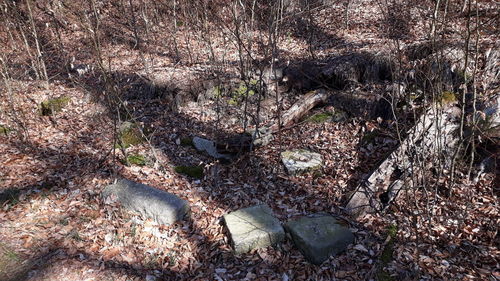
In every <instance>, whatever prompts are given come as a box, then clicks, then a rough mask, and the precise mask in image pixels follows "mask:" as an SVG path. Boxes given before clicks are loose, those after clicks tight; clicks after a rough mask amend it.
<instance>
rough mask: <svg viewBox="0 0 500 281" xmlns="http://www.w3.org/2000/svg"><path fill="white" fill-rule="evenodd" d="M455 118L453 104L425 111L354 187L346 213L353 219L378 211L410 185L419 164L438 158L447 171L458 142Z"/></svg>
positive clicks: (456, 116) (455, 112)
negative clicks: (372, 169)
mask: <svg viewBox="0 0 500 281" xmlns="http://www.w3.org/2000/svg"><path fill="white" fill-rule="evenodd" d="M459 118H460V109H458V108H457V107H456V106H454V105H453V104H449V105H446V106H440V105H434V106H432V108H430V109H428V110H427V111H426V112H425V113H424V114H423V115H422V116H421V117H420V118H419V120H418V122H417V123H416V125H415V126H414V127H413V128H412V129H411V130H410V131H409V132H408V133H407V137H406V139H405V140H404V141H402V142H401V144H400V145H399V147H398V148H397V149H396V150H394V151H393V152H392V153H391V154H390V155H389V157H387V158H386V159H385V160H384V161H383V162H382V164H380V166H379V167H378V168H377V169H375V170H374V171H373V172H372V173H371V175H370V176H369V177H368V179H366V180H365V181H363V182H362V183H361V184H360V185H359V186H357V188H356V189H355V191H354V193H353V195H352V196H351V197H350V199H349V201H348V203H347V206H346V210H347V211H348V212H349V213H351V215H353V216H360V215H363V214H365V213H369V212H373V211H380V210H382V209H383V208H384V207H385V206H386V205H387V204H388V203H390V202H391V201H393V200H395V198H396V196H397V195H398V194H399V192H400V191H401V190H402V189H404V188H405V187H407V186H409V185H412V184H411V183H412V180H413V177H412V175H416V174H419V173H418V172H419V171H420V169H421V165H420V164H421V163H422V162H420V163H418V161H427V159H429V157H440V158H439V159H442V160H443V161H442V164H444V165H445V166H448V167H449V165H451V161H452V158H453V153H454V151H455V149H454V148H455V147H456V144H457V142H458V139H457V137H456V136H455V132H456V131H457V129H458V128H459ZM379 194H383V196H382V197H381V196H379ZM384 197H385V198H384ZM383 201H385V202H383Z"/></svg>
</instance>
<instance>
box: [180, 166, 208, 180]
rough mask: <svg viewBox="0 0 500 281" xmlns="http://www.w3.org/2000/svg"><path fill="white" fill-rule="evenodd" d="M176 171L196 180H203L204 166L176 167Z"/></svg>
mask: <svg viewBox="0 0 500 281" xmlns="http://www.w3.org/2000/svg"><path fill="white" fill-rule="evenodd" d="M174 170H175V171H176V172H177V173H179V174H183V175H186V176H189V177H192V178H195V179H202V178H203V167H202V166H176V167H175V168H174Z"/></svg>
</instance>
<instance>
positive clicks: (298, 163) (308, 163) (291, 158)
mask: <svg viewBox="0 0 500 281" xmlns="http://www.w3.org/2000/svg"><path fill="white" fill-rule="evenodd" d="M281 161H282V162H283V164H284V165H285V168H286V170H287V171H288V173H289V174H292V175H294V174H300V173H305V172H309V171H314V170H319V169H321V167H322V166H323V157H322V156H321V154H319V153H315V152H311V151H308V150H305V149H296V150H286V151H283V152H281Z"/></svg>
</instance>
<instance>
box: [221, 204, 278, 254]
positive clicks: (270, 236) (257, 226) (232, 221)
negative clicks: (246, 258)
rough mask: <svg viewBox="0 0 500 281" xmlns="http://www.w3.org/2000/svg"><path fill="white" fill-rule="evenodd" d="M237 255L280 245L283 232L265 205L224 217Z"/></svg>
mask: <svg viewBox="0 0 500 281" xmlns="http://www.w3.org/2000/svg"><path fill="white" fill-rule="evenodd" d="M224 221H225V223H226V226H227V228H228V230H229V234H230V236H231V240H232V243H233V246H234V251H235V252H236V253H237V254H241V253H246V252H249V251H251V250H253V249H257V248H263V247H267V246H270V245H274V244H277V243H280V242H281V241H283V240H284V239H285V232H284V230H283V227H282V226H281V223H280V221H279V220H278V219H277V218H275V217H274V215H273V212H272V210H271V209H270V208H269V207H268V206H267V205H257V206H253V207H249V208H245V209H241V210H238V211H234V212H232V213H229V214H226V215H224Z"/></svg>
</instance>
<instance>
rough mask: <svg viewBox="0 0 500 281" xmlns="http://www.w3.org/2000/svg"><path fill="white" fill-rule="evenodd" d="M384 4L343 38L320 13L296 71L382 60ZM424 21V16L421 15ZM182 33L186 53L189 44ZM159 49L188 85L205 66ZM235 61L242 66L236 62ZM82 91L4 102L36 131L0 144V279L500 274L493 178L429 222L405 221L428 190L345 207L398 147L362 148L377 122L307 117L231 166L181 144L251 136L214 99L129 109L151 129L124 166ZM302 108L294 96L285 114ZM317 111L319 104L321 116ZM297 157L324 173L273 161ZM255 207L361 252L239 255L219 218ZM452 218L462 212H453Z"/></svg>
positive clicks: (73, 87) (361, 13) (371, 7)
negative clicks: (172, 198) (178, 211)
mask: <svg viewBox="0 0 500 281" xmlns="http://www.w3.org/2000/svg"><path fill="white" fill-rule="evenodd" d="M378 9H379V6H378V5H377V4H376V1H356V2H354V3H353V7H352V9H351V16H350V23H349V29H339V28H338V26H339V25H342V24H344V22H343V20H342V19H343V18H344V17H343V13H342V11H343V9H338V8H336V7H332V8H331V9H323V10H319V11H318V12H316V13H315V14H314V18H315V19H316V23H317V28H318V29H319V30H322V33H318V34H317V37H316V38H315V39H314V44H312V46H311V44H310V42H308V40H307V38H305V37H304V36H302V35H300V34H288V35H286V36H284V38H283V40H282V45H281V46H280V50H281V51H282V52H283V56H284V58H286V59H288V60H292V61H293V60H296V61H299V60H301V59H303V58H305V57H309V53H310V50H311V47H312V48H314V52H315V55H316V58H317V59H318V58H327V57H329V56H332V54H335V55H337V54H345V53H351V52H366V51H369V52H371V53H374V52H377V51H385V52H387V51H388V50H387V46H388V45H391V46H392V45H393V44H394V40H393V39H391V38H387V37H386V36H383V34H382V33H381V32H380V28H377V27H379V26H381V25H382V24H383V22H384V19H383V18H382V15H381V13H378V12H376V11H378ZM414 12H415V13H416V14H418V13H422V14H426V13H428V12H429V11H420V10H419V9H418V8H415V11H414ZM110 17H111V16H110ZM412 19H413V21H414V22H409V23H406V25H405V27H406V28H407V30H406V31H405V34H406V35H407V37H406V38H403V39H402V40H401V43H402V44H410V43H414V42H417V41H419V40H422V39H423V38H425V36H426V34H424V30H426V29H427V28H426V26H427V24H428V21H427V20H423V19H422V18H419V17H418V16H415V17H414V18H412ZM117 20H119V19H117ZM110 22H111V21H110ZM182 32H183V31H182V30H180V31H179V34H180V35H179V42H178V43H179V44H180V45H181V47H182V44H188V43H187V42H186V41H185V40H184V41H183V39H185V38H186V36H187V35H186V34H185V33H182ZM75 34H76V35H78V31H77V30H76V31H75V30H71V31H67V33H66V34H64V35H65V38H66V39H65V40H67V46H71V45H72V44H73V45H75V44H77V43H75V41H74V40H72V39H71V36H73V35H75ZM76 35H75V36H76ZM124 36H125V35H124ZM256 36H259V35H258V34H256ZM490 39H491V38H485V39H484V40H486V41H487V40H490ZM157 40H158V41H161V40H163V39H162V38H157ZM164 40H169V39H168V38H165V39H164ZM217 40H220V42H218V41H217ZM222 41H223V40H222V39H221V38H216V39H215V40H214V42H213V43H214V46H218V47H216V48H215V52H216V53H217V52H224V51H227V50H226V49H227V48H226V47H227V46H225V45H224V44H223V43H222ZM68 48H70V49H71V47H68ZM75 48H76V47H75ZM180 49H181V50H186V49H187V48H180ZM193 50H198V51H199V53H195V54H196V57H199V58H203V57H204V56H205V55H206V53H204V52H205V51H204V50H205V49H203V48H198V49H197V48H193ZM162 51H163V50H161V49H160V47H158V49H156V50H154V52H150V53H148V56H149V58H151V61H154V65H155V67H159V68H160V67H164V68H170V69H173V70H175V71H176V72H178V73H180V74H181V75H182V73H183V71H186V70H188V71H189V70H190V69H198V68H200V67H203V63H187V62H185V63H183V62H181V63H179V62H177V61H175V60H174V59H172V58H171V57H169V56H163V55H161V54H162ZM82 53H83V54H82V55H81V57H80V58H79V59H80V60H81V61H85V59H87V61H88V60H89V57H87V55H86V54H87V53H86V52H82ZM105 53H107V54H108V55H109V57H112V58H113V59H112V63H113V69H115V70H119V71H120V72H122V73H125V74H130V75H132V74H134V73H137V72H138V71H141V56H140V54H139V52H138V50H135V49H133V48H131V47H130V46H129V45H127V44H109V45H106V46H105ZM75 54H76V55H77V56H78V53H75ZM186 56H187V55H186ZM230 56H233V57H234V60H235V61H236V60H237V54H236V53H231V54H230ZM229 60H230V59H229ZM199 61H201V62H203V60H201V59H200V60H199ZM82 81H83V82H82ZM87 82H88V81H87ZM87 82H86V80H84V79H82V80H81V81H80V83H74V81H71V82H68V80H65V79H54V80H52V81H51V82H50V84H49V85H48V86H45V85H43V83H42V82H37V81H12V83H11V87H12V93H13V94H12V97H13V99H14V100H10V101H9V102H8V103H7V101H4V102H2V108H3V106H4V105H5V106H6V108H7V106H13V108H14V109H15V110H16V111H17V113H18V116H20V117H21V118H22V123H23V124H24V127H25V128H26V130H25V131H24V132H22V131H21V130H20V129H17V132H20V133H21V135H22V134H24V135H25V136H26V137H25V138H24V140H22V139H21V138H20V137H19V136H20V135H19V134H17V133H16V132H14V131H12V132H9V133H6V134H1V135H0V167H1V170H0V191H3V193H1V197H2V198H0V208H1V210H0V280H18V279H19V280H120V281H125V280H148V281H150V280H181V279H182V280H283V281H285V280H369V279H373V280H432V279H435V280H495V279H498V278H500V268H499V263H498V262H499V261H498V257H499V256H500V251H499V250H498V242H499V241H498V236H497V231H498V225H499V222H500V221H499V212H498V211H499V210H498V199H497V196H498V186H496V185H497V184H498V175H495V174H487V175H486V176H484V177H482V178H481V179H480V180H479V181H477V182H473V181H471V180H467V178H466V177H465V176H463V177H459V178H458V179H456V180H457V181H458V184H457V187H456V188H455V189H454V190H453V192H452V193H451V195H450V196H448V195H446V192H436V193H434V194H435V196H436V198H434V200H433V201H432V202H439V204H433V207H432V210H433V211H432V212H433V213H432V216H431V215H429V214H428V213H425V212H422V215H421V216H416V215H415V216H411V215H410V214H411V212H413V211H416V210H420V211H421V210H424V209H426V208H427V207H428V206H427V205H426V204H428V203H429V200H427V197H426V196H427V194H426V190H418V191H415V192H412V193H411V194H410V193H408V194H402V195H401V198H400V200H398V201H397V202H395V204H394V205H393V206H392V207H391V208H390V209H389V210H388V211H387V212H385V213H384V214H373V215H366V216H363V217H361V218H358V219H353V218H351V217H349V216H348V215H347V214H346V213H345V212H344V209H343V207H344V206H345V204H346V199H347V196H348V195H349V194H350V193H351V192H352V191H353V189H354V188H355V187H356V185H357V184H359V182H360V181H361V180H362V179H363V178H365V177H366V175H367V174H368V173H369V172H370V171H371V170H372V169H374V168H376V167H377V164H379V163H380V161H382V160H383V159H384V156H386V155H387V154H388V153H389V152H390V151H392V150H393V149H394V148H395V146H396V145H397V139H396V138H395V137H394V134H392V133H391V132H387V133H386V134H380V135H377V136H376V137H374V138H373V139H370V141H368V142H366V141H364V139H363V136H364V135H363V132H364V130H365V128H367V127H371V128H376V129H378V130H380V131H384V130H385V129H384V128H381V127H379V123H378V122H376V121H375V120H373V121H366V120H362V118H360V117H358V116H350V117H349V118H348V119H347V120H344V121H342V122H326V123H310V122H301V123H299V124H298V125H296V126H294V127H292V128H290V129H288V130H285V131H283V132H281V133H280V134H279V135H278V136H277V137H276V138H275V139H274V140H273V141H272V142H271V143H270V144H268V145H266V146H263V147H259V148H256V149H255V150H253V151H251V152H248V153H245V154H243V155H241V156H240V157H239V158H238V159H237V160H236V161H233V162H231V163H230V164H222V163H219V162H218V161H217V160H214V159H212V158H210V157H208V156H206V155H203V154H200V153H199V152H197V151H196V150H195V149H194V148H192V147H190V146H183V145H180V144H179V140H180V139H182V138H187V137H193V136H205V137H208V138H217V137H220V136H221V135H224V134H227V135H230V134H233V133H240V132H241V131H242V128H241V126H240V125H238V124H235V123H230V122H224V120H223V121H220V120H218V118H217V116H216V115H214V114H207V112H210V110H209V108H208V107H210V106H213V104H210V103H209V104H205V105H199V104H196V103H189V104H188V105H187V106H184V107H182V108H180V109H179V110H178V111H172V110H168V109H167V108H168V107H169V105H168V104H166V101H165V100H162V99H161V98H159V99H153V100H146V99H135V100H129V101H127V106H128V108H130V109H131V112H132V115H133V118H134V120H136V121H137V122H140V123H141V124H145V125H147V126H148V127H149V128H151V129H152V131H153V133H152V137H151V138H150V141H149V142H145V143H141V144H139V145H135V146H132V147H130V148H128V149H127V152H128V153H129V154H132V155H142V156H144V157H145V158H146V160H147V161H146V162H147V163H146V164H145V165H143V166H138V165H130V166H127V165H124V164H123V163H122V161H120V160H123V155H122V154H121V152H120V151H119V150H118V149H113V144H114V141H113V138H114V133H113V132H114V131H115V127H114V123H113V120H112V118H111V115H110V114H109V108H107V107H106V106H105V104H104V103H102V102H100V100H99V98H96V96H99V91H98V90H89V89H92V87H94V86H95V85H93V84H92V83H87ZM84 83H87V84H84ZM58 96H68V97H70V98H71V101H70V103H69V104H68V105H67V106H66V107H65V108H64V109H63V110H62V111H61V112H58V113H57V114H54V115H52V116H42V115H40V114H39V105H40V103H41V102H42V101H44V100H46V99H47V98H51V97H58ZM297 98H298V97H297V96H293V95H290V96H287V97H285V98H284V104H285V108H286V107H287V105H290V104H291V103H292V102H293V101H295V100H297ZM7 104H9V105H7ZM212 111H213V110H212ZM322 111H323V108H316V109H313V110H312V112H311V114H314V113H317V112H322ZM274 114H276V112H274ZM6 116H7V115H0V123H1V124H6V125H9V126H10V127H12V128H15V126H16V125H15V124H13V123H12V121H10V119H9V118H7V117H6ZM294 148H307V149H310V150H312V151H315V152H319V153H321V155H322V156H323V157H324V167H323V172H322V174H321V175H317V174H315V175H313V174H305V175H299V176H291V175H288V174H287V173H286V171H285V169H284V167H283V165H282V163H281V160H280V158H279V155H280V152H282V151H283V150H285V149H294ZM178 165H201V166H203V168H204V177H203V178H202V179H194V178H190V177H187V176H183V175H180V174H178V173H176V172H175V171H174V167H175V166H178ZM117 176H119V177H126V178H129V179H133V180H135V181H139V182H141V183H145V184H148V185H151V186H154V187H157V188H159V189H162V190H165V191H168V192H171V193H174V194H176V195H178V196H179V197H181V198H183V199H185V200H187V201H188V202H189V204H190V206H191V211H192V214H191V218H190V219H189V220H188V221H181V222H178V223H176V224H174V225H170V226H164V225H158V224H155V223H154V222H152V221H150V220H143V219H142V218H141V217H138V216H135V215H134V214H130V213H128V212H126V211H124V210H123V209H121V208H120V207H119V206H116V205H110V204H105V203H104V202H103V200H102V198H101V196H100V194H101V190H102V189H103V188H104V187H105V186H106V185H108V184H110V183H111V182H112V181H113V179H114V178H115V177H117ZM433 196H434V195H433ZM447 196H448V197H447ZM260 203H265V204H268V205H269V206H270V207H271V209H272V210H273V212H274V214H275V215H276V216H277V218H278V219H280V221H287V220H289V219H291V218H295V217H299V216H302V215H307V214H312V213H321V212H322V213H329V214H332V215H334V216H336V217H337V218H339V219H341V220H342V221H344V222H345V223H346V225H348V226H349V228H350V229H351V230H352V231H353V233H354V234H355V236H356V240H355V243H354V244H352V245H351V246H349V248H348V250H347V251H346V252H344V253H341V254H339V255H336V256H333V257H331V258H330V259H329V260H327V261H326V262H324V263H323V264H322V265H320V266H316V265H312V264H310V263H308V262H307V261H306V260H305V259H304V257H303V256H302V255H301V253H300V252H299V251H298V250H297V249H296V248H294V246H293V245H292V243H291V242H289V241H287V242H285V243H284V244H283V245H280V246H278V247H274V248H273V247H269V248H263V249H258V250H255V251H252V252H250V253H248V254H242V255H238V256H236V255H234V253H233V250H232V249H231V246H230V241H229V240H228V236H227V231H226V230H225V228H224V225H223V223H222V220H221V218H222V216H223V215H224V214H226V213H228V212H231V211H234V210H237V209H240V208H244V207H248V206H252V205H256V204H260ZM457 213H459V214H460V216H457V217H455V218H450V216H448V214H457ZM16 278H18V279H16Z"/></svg>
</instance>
